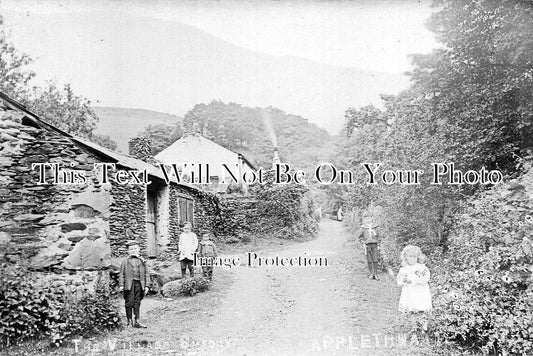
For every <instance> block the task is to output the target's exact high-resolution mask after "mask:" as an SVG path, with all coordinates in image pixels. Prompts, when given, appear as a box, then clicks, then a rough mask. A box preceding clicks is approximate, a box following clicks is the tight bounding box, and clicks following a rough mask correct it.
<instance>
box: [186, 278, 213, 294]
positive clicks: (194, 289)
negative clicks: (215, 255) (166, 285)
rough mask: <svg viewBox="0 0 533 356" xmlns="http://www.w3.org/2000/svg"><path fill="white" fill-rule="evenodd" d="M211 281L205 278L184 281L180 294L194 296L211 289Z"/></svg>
mask: <svg viewBox="0 0 533 356" xmlns="http://www.w3.org/2000/svg"><path fill="white" fill-rule="evenodd" d="M209 285H210V281H209V279H207V278H204V277H194V278H188V279H185V280H183V282H182V284H181V286H180V294H182V295H188V296H193V295H196V294H198V293H200V292H205V291H206V290H208V289H209Z"/></svg>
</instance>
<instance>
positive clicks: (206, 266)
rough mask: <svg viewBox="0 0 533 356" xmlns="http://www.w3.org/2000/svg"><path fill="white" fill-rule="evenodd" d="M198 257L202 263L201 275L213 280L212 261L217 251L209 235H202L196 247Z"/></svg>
mask: <svg viewBox="0 0 533 356" xmlns="http://www.w3.org/2000/svg"><path fill="white" fill-rule="evenodd" d="M198 256H199V257H200V258H201V261H202V275H203V276H204V277H206V278H209V279H213V263H214V261H213V260H214V258H215V257H216V256H217V250H216V247H215V244H214V242H213V241H211V236H210V234H203V235H202V241H200V244H199V245H198Z"/></svg>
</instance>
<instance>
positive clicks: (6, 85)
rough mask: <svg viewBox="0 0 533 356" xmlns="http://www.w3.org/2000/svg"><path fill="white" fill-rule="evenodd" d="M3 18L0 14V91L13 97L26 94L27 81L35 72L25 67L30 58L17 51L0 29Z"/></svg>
mask: <svg viewBox="0 0 533 356" xmlns="http://www.w3.org/2000/svg"><path fill="white" fill-rule="evenodd" d="M2 25H3V19H2V17H1V15H0V91H1V92H3V93H6V94H7V95H9V96H12V97H15V98H21V97H23V96H25V95H26V93H27V90H28V89H29V83H30V81H31V79H32V78H33V77H34V76H35V73H34V72H33V71H31V70H29V69H28V68H27V67H28V65H29V64H31V63H32V59H31V58H30V56H28V55H27V54H25V53H21V52H19V51H18V50H17V49H16V48H15V46H14V45H13V44H12V43H10V42H9V41H8V39H7V36H6V34H5V32H4V31H3V30H2V29H1V28H2Z"/></svg>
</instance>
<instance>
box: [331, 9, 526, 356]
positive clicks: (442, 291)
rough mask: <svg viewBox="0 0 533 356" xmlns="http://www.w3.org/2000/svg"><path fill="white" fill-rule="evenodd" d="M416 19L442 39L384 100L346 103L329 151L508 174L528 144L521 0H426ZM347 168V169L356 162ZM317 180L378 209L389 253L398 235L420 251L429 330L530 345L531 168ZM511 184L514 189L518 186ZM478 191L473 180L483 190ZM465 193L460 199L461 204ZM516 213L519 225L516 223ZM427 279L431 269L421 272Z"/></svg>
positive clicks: (461, 340)
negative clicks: (490, 175) (400, 181)
mask: <svg viewBox="0 0 533 356" xmlns="http://www.w3.org/2000/svg"><path fill="white" fill-rule="evenodd" d="M435 5H436V7H437V10H436V12H435V13H434V14H433V16H432V18H431V19H430V21H429V23H428V26H429V27H430V29H431V30H432V31H433V32H435V33H436V35H437V38H438V39H439V40H440V42H441V43H442V44H443V45H444V46H443V47H442V48H440V49H438V50H435V51H433V53H430V54H427V55H414V56H413V57H412V58H413V61H414V64H415V69H414V70H413V72H412V73H410V75H411V78H412V80H411V86H410V87H409V88H408V89H407V90H405V91H404V92H402V93H400V94H399V95H396V96H388V97H384V98H383V99H384V102H385V108H384V110H377V109H375V108H373V107H363V108H350V109H348V110H347V111H346V127H345V130H344V135H345V137H344V138H342V139H340V140H339V142H338V143H337V145H336V150H335V152H334V153H333V154H332V161H333V162H335V164H336V165H338V166H339V167H340V168H344V169H350V170H353V171H355V172H357V171H361V167H360V163H362V162H381V163H382V167H384V168H386V169H392V170H408V169H410V170H413V169H422V170H424V171H425V172H426V173H425V175H424V177H427V178H430V177H431V175H432V174H431V172H428V170H429V168H430V164H431V163H433V162H454V163H455V166H456V169H460V170H462V171H466V170H469V169H473V170H476V171H477V170H479V169H480V168H481V167H485V168H486V169H488V170H493V169H497V170H500V171H501V172H502V173H503V175H504V177H506V178H510V177H517V176H518V175H520V174H522V173H523V172H522V171H519V166H520V157H524V156H526V155H527V154H528V151H529V150H530V149H531V147H532V146H533V140H532V139H533V103H532V101H531V93H532V92H533V58H532V57H531V53H533V40H532V38H533V26H531V18H532V15H533V7H532V6H531V3H530V2H527V1H499V2H497V1H481V0H474V1H468V0H458V1H456V0H453V1H452V0H437V1H435ZM356 174H359V173H356ZM357 178H361V179H360V180H357V179H356V181H357V182H358V183H361V184H355V185H354V186H351V187H349V188H342V187H341V188H339V187H334V188H329V189H330V191H331V193H333V194H335V196H336V198H337V199H338V204H344V205H345V206H347V207H348V210H355V211H363V210H365V209H367V208H368V206H369V205H370V204H371V203H373V204H375V205H380V206H381V207H382V208H383V214H382V215H383V217H384V218H383V219H382V220H381V221H379V223H380V229H381V233H382V236H383V237H384V241H383V243H382V246H381V247H382V253H383V255H384V257H385V259H386V260H387V262H388V263H389V264H392V265H395V264H397V263H398V259H397V256H398V253H399V251H400V250H401V248H402V247H403V246H405V245H406V244H408V243H412V244H416V245H419V246H420V247H421V248H422V249H423V250H424V252H425V253H426V254H429V255H430V260H429V261H431V262H430V263H431V266H430V267H431V268H432V272H433V276H434V280H435V281H434V284H436V285H437V288H436V300H435V312H434V316H433V320H432V324H431V333H432V335H433V336H434V337H436V338H437V339H440V340H445V341H447V342H451V343H454V344H457V345H459V346H460V347H462V348H463V349H464V350H465V351H466V350H469V351H482V352H484V353H492V354H516V355H527V354H532V353H533V348H532V347H533V343H532V339H531V337H530V335H531V331H533V314H532V312H531V310H533V309H532V302H531V301H532V300H533V299H532V296H533V293H532V286H531V284H532V283H531V282H532V280H531V274H532V270H531V265H532V262H533V261H532V255H531V251H532V250H533V246H532V245H531V230H533V229H532V228H531V225H526V220H525V218H526V216H527V215H528V214H529V215H531V212H532V211H533V206H531V196H532V195H531V186H532V185H533V182H532V181H531V171H529V173H526V174H525V175H524V176H523V177H522V178H519V180H518V182H514V183H516V184H518V185H513V183H510V184H508V185H505V186H503V187H494V188H492V189H489V188H491V187H490V186H482V185H479V184H478V185H472V186H471V185H463V186H451V185H448V184H446V182H445V184H443V185H431V184H429V182H428V181H427V179H423V180H422V181H421V184H420V185H411V186H400V185H390V186H387V185H385V184H383V183H381V184H377V185H375V186H368V185H365V184H364V183H362V182H364V178H365V177H364V171H363V173H361V174H360V175H359V176H358V177H357ZM520 187H521V188H520ZM484 190H485V191H484ZM465 202H466V203H465ZM520 224H523V225H522V226H520ZM432 283H433V280H432Z"/></svg>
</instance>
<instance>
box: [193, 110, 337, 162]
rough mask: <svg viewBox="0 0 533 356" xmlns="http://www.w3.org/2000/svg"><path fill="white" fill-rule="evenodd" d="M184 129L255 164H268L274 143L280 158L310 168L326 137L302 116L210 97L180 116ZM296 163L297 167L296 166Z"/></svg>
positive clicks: (326, 139) (323, 145)
mask: <svg viewBox="0 0 533 356" xmlns="http://www.w3.org/2000/svg"><path fill="white" fill-rule="evenodd" d="M183 129H184V131H185V132H200V133H202V134H203V135H204V136H205V137H207V138H209V139H211V140H213V141H215V142H216V143H218V144H219V145H222V146H224V147H226V148H228V149H230V150H234V151H237V152H239V153H242V154H244V155H245V156H246V157H247V158H248V159H249V160H250V161H251V162H252V163H253V164H255V165H257V166H258V167H260V166H263V167H266V168H269V167H270V166H271V164H272V154H273V148H274V146H276V145H277V146H278V147H279V154H280V157H281V160H282V161H283V162H288V163H292V164H294V165H295V167H294V168H298V169H309V170H310V169H312V168H313V167H314V166H315V165H316V162H318V161H319V160H320V158H322V156H321V154H322V153H321V152H322V150H323V149H324V148H326V147H327V144H328V142H329V141H330V137H329V135H328V134H327V132H326V131H325V130H323V129H320V128H318V127H317V126H316V125H315V124H310V123H309V122H308V121H307V120H306V119H304V118H302V117H300V116H296V115H290V114H287V113H285V112H283V111H282V110H279V109H276V108H273V107H268V108H265V109H261V108H249V107H244V106H241V105H238V104H235V103H228V104H225V103H223V102H220V101H213V102H211V103H209V104H198V105H195V106H194V108H193V109H191V110H190V111H189V112H188V113H187V114H186V115H185V117H184V119H183ZM296 165H297V167H296Z"/></svg>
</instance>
